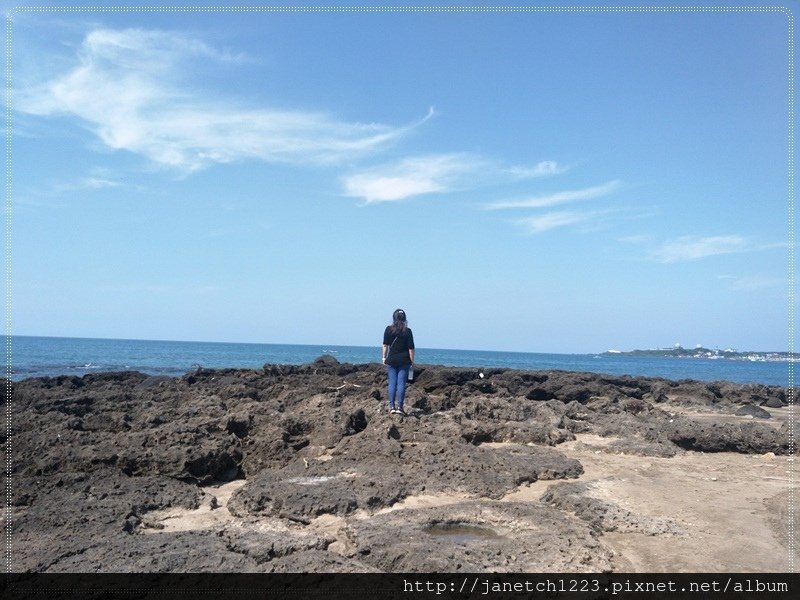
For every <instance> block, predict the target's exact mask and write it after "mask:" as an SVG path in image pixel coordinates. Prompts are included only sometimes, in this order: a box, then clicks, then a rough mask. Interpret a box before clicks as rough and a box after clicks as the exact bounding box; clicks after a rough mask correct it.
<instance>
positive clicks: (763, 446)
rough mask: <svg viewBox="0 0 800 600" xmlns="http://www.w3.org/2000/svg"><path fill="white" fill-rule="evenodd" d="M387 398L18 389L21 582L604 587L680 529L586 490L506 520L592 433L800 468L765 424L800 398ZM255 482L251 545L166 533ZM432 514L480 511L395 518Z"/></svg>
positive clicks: (239, 378)
mask: <svg viewBox="0 0 800 600" xmlns="http://www.w3.org/2000/svg"><path fill="white" fill-rule="evenodd" d="M384 386H385V375H384V372H383V369H382V367H381V366H379V365H348V364H338V363H337V362H336V361H335V359H333V358H332V357H325V359H322V360H317V361H315V362H314V363H312V364H310V365H304V366H285V365H267V366H265V367H264V368H263V369H258V370H233V369H227V370H206V369H199V370H197V371H196V372H193V373H191V374H187V375H186V376H184V377H181V378H166V377H148V376H146V375H143V374H140V373H109V374H98V375H87V376H85V377H82V378H78V377H57V378H41V379H29V380H25V381H21V382H18V383H14V384H12V385H11V392H12V393H11V407H10V408H11V423H10V427H9V429H8V431H9V432H10V435H8V436H6V428H5V427H2V428H0V429H2V432H3V437H2V438H1V441H2V444H3V451H4V452H5V451H6V450H7V449H8V450H10V455H11V465H10V466H11V486H10V487H11V497H10V498H9V501H10V505H11V515H10V516H11V528H12V547H13V553H12V554H13V557H14V558H13V560H14V563H13V564H12V565H11V568H12V570H19V571H26V570H27V571H269V572H273V571H274V572H281V571H311V570H323V571H325V570H330V571H369V570H381V571H400V570H406V571H425V570H446V571H454V570H479V571H480V570H498V571H503V570H525V569H532V570H562V569H563V570H603V569H607V568H609V565H610V564H611V563H610V562H609V561H610V560H611V559H610V558H609V557H610V555H609V553H608V550H607V549H606V548H605V547H604V546H603V545H602V537H598V536H602V533H603V532H604V531H609V530H615V531H627V530H631V529H630V528H633V530H637V531H640V532H643V533H648V534H652V535H662V534H665V533H669V534H675V531H677V530H675V531H673V529H670V527H671V525H670V524H669V523H666V524H664V523H653V522H646V521H644V520H642V519H639V521H637V517H636V515H633V514H629V513H626V512H625V511H623V510H622V509H620V508H619V507H614V506H611V505H608V504H603V501H602V500H601V499H598V498H594V497H593V496H592V493H591V488H588V487H585V484H583V483H581V484H577V483H563V484H559V485H556V486H554V487H552V488H551V491H552V493H551V494H550V495H549V496H546V497H545V498H544V499H543V500H542V502H536V503H527V504H525V503H514V502H498V500H500V499H502V498H503V497H504V496H505V495H506V494H508V493H509V492H512V491H514V490H515V489H516V488H518V487H519V486H522V485H525V484H529V483H533V482H536V481H539V480H570V479H575V478H577V477H579V476H580V475H581V473H582V472H583V468H582V466H581V465H580V463H578V462H577V461H576V460H573V459H570V458H567V457H566V456H565V455H564V454H563V453H561V452H560V451H559V450H558V445H559V444H561V443H563V442H565V441H570V440H574V439H575V436H576V434H584V433H589V434H595V435H600V436H605V437H612V438H614V441H613V442H612V443H610V444H608V445H607V446H605V447H604V449H603V451H605V452H616V453H628V454H637V455H642V456H653V457H662V458H663V457H670V456H674V455H675V454H677V453H681V452H686V451H697V452H740V453H768V452H772V453H775V454H787V453H789V452H791V451H792V450H793V448H794V446H793V445H792V443H791V434H792V431H793V429H792V427H791V426H789V424H788V423H784V425H783V426H781V427H778V426H773V425H771V424H770V423H769V422H768V421H766V420H765V419H766V418H765V416H764V414H763V413H764V412H767V411H764V409H763V408H761V406H768V407H770V410H775V409H778V410H780V407H781V406H783V405H784V404H785V402H786V400H787V397H788V396H787V393H786V390H784V389H782V388H778V387H771V386H763V385H749V386H747V385H735V384H730V383H724V382H715V383H700V382H694V381H681V382H673V381H667V380H664V379H649V378H633V377H612V376H604V375H594V374H587V373H565V372H557V371H554V372H521V371H513V370H506V369H486V370H480V369H457V368H443V367H424V366H423V367H419V368H417V370H416V374H415V382H414V383H413V384H412V385H411V386H410V388H409V391H408V395H407V399H406V410H407V411H408V412H409V415H408V416H407V417H400V416H395V415H390V414H388V412H387V410H386V406H385V404H386V402H385V389H384ZM0 399H1V400H2V402H4V403H5V401H6V396H5V395H2V396H0ZM675 406H681V407H689V408H692V409H702V410H703V411H705V412H706V413H712V414H715V413H716V414H719V415H720V416H723V415H724V416H726V417H728V419H727V420H726V421H725V422H719V423H717V422H714V420H713V419H712V420H709V419H704V420H701V419H695V418H692V417H690V416H687V415H686V414H684V415H677V414H674V412H671V411H673V409H674V407H675ZM2 414H3V418H5V416H6V414H7V411H6V407H5V406H4V407H3V411H2ZM735 414H741V415H743V416H741V417H735ZM768 415H769V413H767V416H768ZM731 419H738V420H733V421H732V420H731ZM237 479H244V480H246V482H245V483H244V485H243V486H242V487H240V488H239V489H238V490H237V491H236V492H235V493H234V494H233V496H232V498H231V500H230V502H229V503H228V507H227V508H220V509H218V510H226V511H227V510H230V513H232V514H233V515H234V516H235V517H236V518H237V519H238V521H236V523H235V524H232V522H226V523H222V524H218V525H215V526H214V527H210V528H205V529H196V530H185V531H158V530H153V529H152V528H150V527H148V526H147V522H148V519H149V515H151V514H154V512H155V511H163V510H165V509H174V510H179V511H180V510H183V511H196V510H198V507H200V505H201V504H202V503H204V502H206V501H207V498H205V497H204V493H203V492H202V490H201V489H200V487H199V486H201V485H207V484H211V483H218V482H225V481H231V480H237ZM0 483H2V485H3V488H4V489H5V480H3V481H2V482H0ZM420 494H434V495H435V494H449V495H453V496H459V497H461V498H463V501H462V502H461V503H459V504H458V505H457V506H456V507H454V506H448V507H445V508H403V509H402V510H391V511H390V512H386V511H387V510H389V509H392V508H395V509H396V508H397V506H399V505H398V503H399V502H401V501H402V500H404V499H406V498H408V497H409V496H415V495H420ZM212 508H213V506H212ZM365 515H366V516H367V517H368V518H365ZM370 515H371V516H370ZM231 518H232V519H233V517H231ZM323 518H325V519H334V520H336V519H338V520H340V521H336V523H338V525H335V526H334V529H336V532H335V534H334V533H331V532H330V531H320V530H318V529H315V528H316V527H317V523H318V521H319V520H320V519H323ZM268 521H269V522H270V523H272V525H270V527H268V528H267V529H264V527H265V525H264V523H266V522H268ZM637 522H638V523H639V525H636V523H637ZM275 523H277V524H278V525H275ZM510 523H513V524H514V525H513V527H514V528H516V529H515V535H514V536H512V535H509V533H510V531H511V530H510V529H509V527H511V525H509V524H510ZM337 527H338V529H337ZM626 527H627V528H628V529H625V528H626ZM637 527H638V528H639V529H637ZM481 528H483V529H484V531H481ZM648 528H649V529H648ZM459 536H461V537H459ZM470 536H472V537H470ZM517 539H519V540H523V541H520V542H519V543H517V542H516V541H515V540H517ZM454 540H455V541H454ZM564 540H570V542H569V543H568V544H566V545H565V542H564ZM482 544H483V545H487V544H488V545H489V546H491V548H492V549H494V550H496V552H494V553H489V555H487V553H485V552H484V553H481V552H479V551H477V548H478V546H480V545H482ZM515 544H516V545H515Z"/></svg>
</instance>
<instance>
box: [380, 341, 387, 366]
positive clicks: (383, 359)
mask: <svg viewBox="0 0 800 600" xmlns="http://www.w3.org/2000/svg"><path fill="white" fill-rule="evenodd" d="M388 351H389V345H388V344H384V345H383V349H382V350H381V362H386V353H387V352H388Z"/></svg>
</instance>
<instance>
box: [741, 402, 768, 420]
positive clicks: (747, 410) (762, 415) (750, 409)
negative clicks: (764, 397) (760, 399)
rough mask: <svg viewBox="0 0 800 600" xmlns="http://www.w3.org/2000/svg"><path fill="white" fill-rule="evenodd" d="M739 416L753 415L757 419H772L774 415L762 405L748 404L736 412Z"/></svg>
mask: <svg viewBox="0 0 800 600" xmlns="http://www.w3.org/2000/svg"><path fill="white" fill-rule="evenodd" d="M734 414H735V415H736V416H737V417H744V416H747V415H749V416H751V417H755V418H757V419H771V418H772V415H771V414H769V412H767V411H766V410H764V409H763V408H761V407H760V406H754V405H752V404H746V405H744V406H743V407H742V408H740V409H739V410H737V411H736V412H735V413H734Z"/></svg>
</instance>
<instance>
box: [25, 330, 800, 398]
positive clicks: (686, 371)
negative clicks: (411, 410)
mask: <svg viewBox="0 0 800 600" xmlns="http://www.w3.org/2000/svg"><path fill="white" fill-rule="evenodd" d="M325 354H329V355H331V356H334V357H335V358H336V359H337V360H338V361H339V362H342V363H345V362H347V363H369V362H379V360H380V347H379V346H377V345H376V346H330V345H319V346H313V345H294V344H233V343H221V342H168V341H146V340H112V339H88V338H56V337H28V336H12V337H11V379H12V380H14V381H18V380H21V379H26V378H29V377H44V376H49V377H53V376H57V375H78V376H82V375H86V374H88V373H100V372H105V371H141V372H142V373H147V374H150V375H169V376H180V375H183V374H184V373H187V372H189V371H193V370H195V369H196V368H198V367H205V368H212V369H217V368H227V367H235V368H260V367H262V366H263V365H264V364H266V363H270V364H292V365H299V364H304V363H309V362H312V361H313V360H314V359H315V358H317V357H319V356H322V355H325ZM416 362H417V363H419V364H421V365H425V364H428V365H446V366H454V367H478V368H490V367H503V368H511V369H526V370H562V371H589V372H593V373H607V374H611V375H642V376H650V377H665V378H667V379H699V380H702V381H733V382H736V383H765V384H771V385H780V386H784V387H785V386H788V385H789V364H790V363H788V362H751V361H746V360H729V359H716V360H712V359H701V358H653V357H640V356H620V355H606V354H602V355H601V354H542V353H528V352H490V351H480V350H443V349H434V348H418V349H417V355H416Z"/></svg>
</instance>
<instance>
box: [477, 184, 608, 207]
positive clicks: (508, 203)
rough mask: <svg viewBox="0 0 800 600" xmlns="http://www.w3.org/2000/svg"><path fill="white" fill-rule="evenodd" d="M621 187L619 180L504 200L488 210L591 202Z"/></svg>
mask: <svg viewBox="0 0 800 600" xmlns="http://www.w3.org/2000/svg"><path fill="white" fill-rule="evenodd" d="M620 185H621V182H620V181H619V180H614V181H609V182H607V183H604V184H602V185H597V186H594V187H589V188H582V189H579V190H567V191H563V192H555V193H553V194H546V195H543V196H535V197H533V198H525V199H521V200H502V201H498V202H492V203H491V204H488V205H487V206H486V208H487V209H488V210H501V209H506V208H545V207H549V206H557V205H559V204H567V203H569V202H576V201H579V200H590V199H592V198H598V197H601V196H606V195H608V194H610V193H611V192H613V191H614V190H616V189H618V188H619V187H620Z"/></svg>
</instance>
